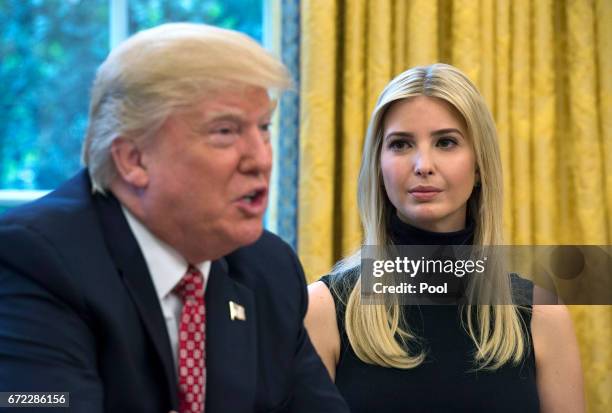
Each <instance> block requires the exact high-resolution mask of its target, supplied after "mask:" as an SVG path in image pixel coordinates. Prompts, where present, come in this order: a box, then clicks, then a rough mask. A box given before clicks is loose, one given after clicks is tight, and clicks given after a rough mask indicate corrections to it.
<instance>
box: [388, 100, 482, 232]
mask: <svg viewBox="0 0 612 413" xmlns="http://www.w3.org/2000/svg"><path fill="white" fill-rule="evenodd" d="M466 129H467V128H466V126H465V122H464V121H463V119H462V118H461V116H460V115H459V113H458V112H457V111H456V109H454V108H453V107H452V106H451V105H450V104H448V103H447V102H445V101H444V100H442V99H438V98H434V97H428V96H417V97H413V98H408V99H403V100H400V101H398V102H396V103H394V104H393V105H392V106H391V108H389V110H388V112H387V114H386V115H385V119H384V123H383V142H382V148H381V155H380V165H381V170H382V176H383V181H384V185H385V190H386V192H387V196H388V197H389V200H390V201H391V203H392V204H393V206H395V208H396V209H397V214H398V216H399V218H400V219H401V220H402V221H404V222H406V223H408V224H411V225H413V226H415V227H418V228H422V229H426V230H429V231H435V232H451V231H458V230H460V229H463V228H464V227H465V216H466V211H467V201H468V199H469V197H470V195H471V193H472V190H473V188H474V184H475V182H476V179H477V172H476V161H475V156H474V150H473V149H472V145H471V143H470V142H469V141H468V135H467V130H466Z"/></svg>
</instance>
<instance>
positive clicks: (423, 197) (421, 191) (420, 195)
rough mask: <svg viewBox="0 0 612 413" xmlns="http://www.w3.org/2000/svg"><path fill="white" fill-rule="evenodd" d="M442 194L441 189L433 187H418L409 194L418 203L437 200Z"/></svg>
mask: <svg viewBox="0 0 612 413" xmlns="http://www.w3.org/2000/svg"><path fill="white" fill-rule="evenodd" d="M440 192H442V191H441V190H440V189H438V188H435V187H431V186H417V187H414V188H412V189H411V190H410V191H408V193H410V195H412V197H413V198H415V199H416V200H418V201H429V200H430V199H433V198H435V197H436V196H437V195H438V194H439V193H440Z"/></svg>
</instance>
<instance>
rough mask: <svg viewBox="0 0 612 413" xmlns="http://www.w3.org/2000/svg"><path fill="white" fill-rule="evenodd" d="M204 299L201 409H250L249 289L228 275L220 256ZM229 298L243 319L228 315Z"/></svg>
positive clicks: (252, 339) (211, 412) (252, 323)
mask: <svg viewBox="0 0 612 413" xmlns="http://www.w3.org/2000/svg"><path fill="white" fill-rule="evenodd" d="M205 298H206V408H205V411H206V412H207V413H217V412H226V411H232V412H242V411H252V410H253V409H254V405H253V404H254V400H255V389H256V376H255V375H256V367H257V366H256V360H257V358H256V355H257V337H256V329H255V327H256V313H255V310H256V308H255V298H254V295H253V292H252V291H251V290H250V289H248V288H247V287H245V286H244V285H242V284H240V283H238V282H236V281H234V280H233V279H232V278H230V275H229V269H228V266H227V261H226V260H225V259H221V260H218V261H214V262H213V263H212V266H211V270H210V276H209V278H208V284H207V286H206V296H205ZM230 301H231V302H233V303H235V304H237V305H238V306H241V307H242V308H244V316H245V320H240V319H238V318H240V316H238V317H235V319H234V320H232V319H231V318H230ZM235 309H238V310H239V308H238V307H235Z"/></svg>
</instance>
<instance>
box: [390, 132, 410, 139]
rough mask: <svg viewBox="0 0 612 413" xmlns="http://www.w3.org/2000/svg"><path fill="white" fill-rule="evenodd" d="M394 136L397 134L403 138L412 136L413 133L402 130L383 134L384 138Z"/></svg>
mask: <svg viewBox="0 0 612 413" xmlns="http://www.w3.org/2000/svg"><path fill="white" fill-rule="evenodd" d="M394 136H399V137H403V138H414V133H412V132H403V131H392V132H389V133H388V134H386V135H385V138H384V140H387V139H389V138H392V137H394Z"/></svg>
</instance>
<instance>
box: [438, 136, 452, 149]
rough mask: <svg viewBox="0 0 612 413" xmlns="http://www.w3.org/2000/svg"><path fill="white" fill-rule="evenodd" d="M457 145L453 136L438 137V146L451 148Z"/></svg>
mask: <svg viewBox="0 0 612 413" xmlns="http://www.w3.org/2000/svg"><path fill="white" fill-rule="evenodd" d="M456 145H457V141H456V140H455V139H453V138H440V139H439V140H438V142H437V146H439V147H440V148H452V147H453V146H456Z"/></svg>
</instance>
